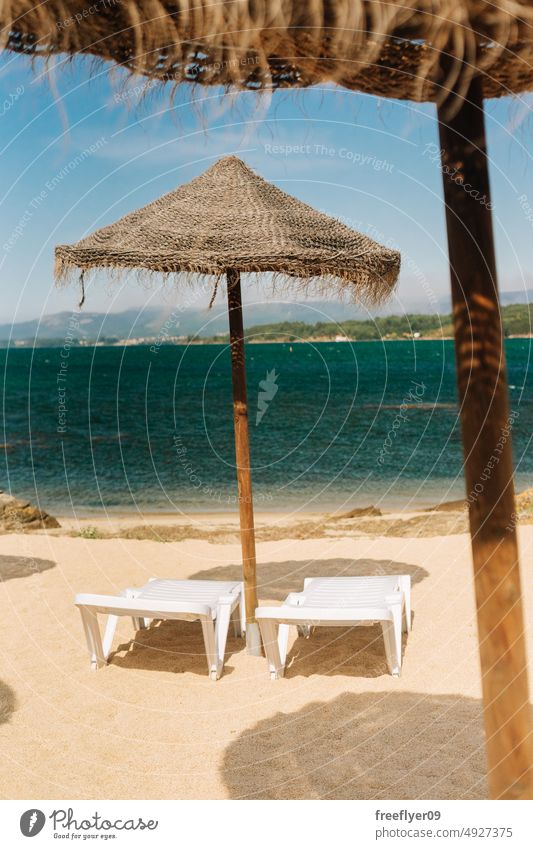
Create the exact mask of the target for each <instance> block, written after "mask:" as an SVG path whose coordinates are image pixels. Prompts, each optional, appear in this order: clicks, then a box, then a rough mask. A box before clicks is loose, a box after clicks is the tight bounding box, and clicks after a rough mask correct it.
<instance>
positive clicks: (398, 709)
mask: <svg viewBox="0 0 533 849" xmlns="http://www.w3.org/2000/svg"><path fill="white" fill-rule="evenodd" d="M273 686H277V684H276V683H274V684H273ZM222 774H223V778H224V782H225V784H226V786H227V788H228V791H229V795H230V797H231V798H232V799H238V798H247V799H326V798H329V799H484V798H487V793H488V791H487V786H486V774H485V754H484V748H483V731H482V712H481V702H480V701H477V700H476V699H470V698H467V697H464V696H455V695H426V694H423V693H395V692H385V693H360V694H355V693H353V694H349V693H346V694H344V695H341V696H337V698H335V699H333V700H331V701H328V702H312V703H310V704H308V705H306V706H305V707H304V708H302V709H301V710H298V711H296V712H294V713H277V714H275V715H274V716H272V717H270V718H269V719H265V720H262V721H261V722H259V723H257V725H255V726H254V727H253V728H251V729H250V730H249V731H246V732H244V733H243V734H241V735H240V737H238V738H237V739H236V740H235V741H234V742H233V743H232V744H231V745H230V746H229V748H228V749H227V750H226V752H225V755H224V760H223V766H222Z"/></svg>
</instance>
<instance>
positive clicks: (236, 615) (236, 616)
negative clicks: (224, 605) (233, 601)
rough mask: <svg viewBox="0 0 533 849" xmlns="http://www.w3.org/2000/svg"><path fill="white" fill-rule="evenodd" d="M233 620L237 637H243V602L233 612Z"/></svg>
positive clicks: (234, 632)
mask: <svg viewBox="0 0 533 849" xmlns="http://www.w3.org/2000/svg"><path fill="white" fill-rule="evenodd" d="M231 621H232V623H233V634H234V636H235V637H242V615H241V604H240V602H239V604H238V605H237V606H236V608H235V610H234V611H233V613H232V614H231Z"/></svg>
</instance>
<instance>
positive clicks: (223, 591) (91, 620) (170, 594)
mask: <svg viewBox="0 0 533 849" xmlns="http://www.w3.org/2000/svg"><path fill="white" fill-rule="evenodd" d="M75 604H76V606H77V607H78V608H79V611H80V613H81V619H82V622H83V628H84V631H85V637H86V639H87V647H88V649H89V658H90V661H91V667H92V668H93V669H98V667H99V666H103V665H104V664H105V663H106V662H107V658H108V657H109V652H110V650H111V644H112V642H113V637H114V634H115V628H116V626H117V621H118V617H119V616H131V618H132V621H133V627H134V628H135V629H137V630H138V629H140V628H144V627H147V624H148V623H149V621H150V620H152V619H183V620H186V621H189V622H191V621H195V620H199V621H200V623H201V625H202V632H203V637H204V643H205V653H206V655H207V666H208V670H209V676H210V677H211V678H212V680H214V681H216V680H217V678H220V675H221V674H222V669H223V667H224V652H225V649H226V640H227V636H228V627H229V623H230V621H232V622H233V626H234V629H235V634H236V635H237V636H239V635H241V634H242V631H243V630H244V603H243V588H242V584H241V583H238V582H237V581H172V580H168V581H166V580H160V579H158V578H153V579H152V580H150V581H148V583H147V584H145V586H144V587H140V588H139V589H126V590H123V591H122V593H121V594H120V595H118V596H111V595H88V594H85V593H84V594H81V595H77V596H76V599H75ZM99 613H103V614H107V616H108V620H107V626H106V630H105V635H104V638H103V640H102V637H101V634H100V628H99V626H98V614H99Z"/></svg>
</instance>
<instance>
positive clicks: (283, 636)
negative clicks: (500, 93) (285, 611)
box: [278, 623, 289, 669]
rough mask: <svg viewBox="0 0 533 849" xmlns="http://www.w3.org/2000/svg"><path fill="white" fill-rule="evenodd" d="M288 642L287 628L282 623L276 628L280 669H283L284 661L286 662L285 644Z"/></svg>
mask: <svg viewBox="0 0 533 849" xmlns="http://www.w3.org/2000/svg"><path fill="white" fill-rule="evenodd" d="M288 642H289V626H288V625H286V624H284V623H282V624H281V625H280V626H279V628H278V646H279V659H280V661H281V665H282V667H283V668H284V669H285V661H286V660H287V644H288Z"/></svg>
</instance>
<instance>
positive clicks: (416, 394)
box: [0, 339, 533, 513]
mask: <svg viewBox="0 0 533 849" xmlns="http://www.w3.org/2000/svg"><path fill="white" fill-rule="evenodd" d="M530 347H531V346H530V340H521V339H513V340H509V341H508V342H507V357H508V368H509V384H510V386H511V390H510V392H511V407H512V409H514V410H517V411H518V413H519V415H518V418H517V420H516V423H515V428H514V454H515V465H516V469H517V485H518V487H519V488H525V487H526V486H529V485H531V484H532V482H533V455H532V452H531V451H529V441H530V438H531V435H532V433H533V392H532V391H531V389H532V375H531V364H530V353H531V352H530ZM67 355H68V356H67ZM0 361H1V364H2V373H3V377H4V388H3V399H4V432H3V437H0V441H2V442H3V443H5V445H4V449H3V463H2V475H1V481H0V486H1V487H3V488H4V489H6V490H11V491H12V492H13V493H14V494H16V495H19V496H23V497H27V498H29V499H31V500H33V501H38V502H39V503H40V504H41V506H42V507H43V508H44V509H46V510H49V511H51V512H54V511H55V512H56V513H65V512H72V511H76V512H77V511H80V512H82V511H87V510H98V509H102V508H105V509H107V510H135V509H137V508H138V509H142V510H148V511H149V510H153V511H174V510H181V511H184V512H192V511H203V510H209V511H220V510H233V509H235V490H236V487H235V460H234V453H233V431H232V402H231V371H230V357H229V352H228V349H227V347H225V346H223V345H210V346H207V345H206V346H191V347H186V346H179V347H178V346H176V347H161V348H159V349H157V348H156V349H150V348H149V347H147V346H146V347H144V346H143V347H125V348H115V347H98V348H71V349H69V350H67V351H63V352H62V351H61V349H58V348H38V349H35V350H33V351H31V350H23V349H12V350H9V351H8V350H3V351H0ZM247 367H248V395H249V410H250V438H251V452H252V469H253V478H254V496H255V502H256V506H257V509H263V510H283V509H286V508H288V507H292V508H295V509H308V510H318V509H332V508H340V507H343V506H346V507H351V506H362V505H367V504H370V503H373V504H379V505H380V506H382V507H402V508H407V507H410V506H415V505H421V504H424V505H427V504H431V503H433V502H435V501H440V500H442V499H445V498H458V497H460V496H461V495H462V493H463V484H462V479H461V441H460V431H459V423H458V410H457V395H456V388H455V373H454V359H453V344H452V343H451V342H448V341H444V342H443V341H431V342H430V341H416V342H411V341H405V342H384V343H377V342H360V343H355V344H349V343H342V342H341V343H318V344H317V343H313V344H311V343H301V344H294V343H293V344H292V345H289V344H250V345H248V347H247ZM272 370H275V376H274V375H273V374H272ZM268 372H270V373H271V374H270V377H268V376H267V373H268ZM262 381H266V383H263V385H260V384H261V382H262ZM276 386H277V389H275V387H276ZM260 394H261V396H262V397H261V398H260ZM258 403H260V407H259V408H258ZM258 411H259V412H260V413H261V415H260V416H259V420H258V418H257V413H258Z"/></svg>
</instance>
